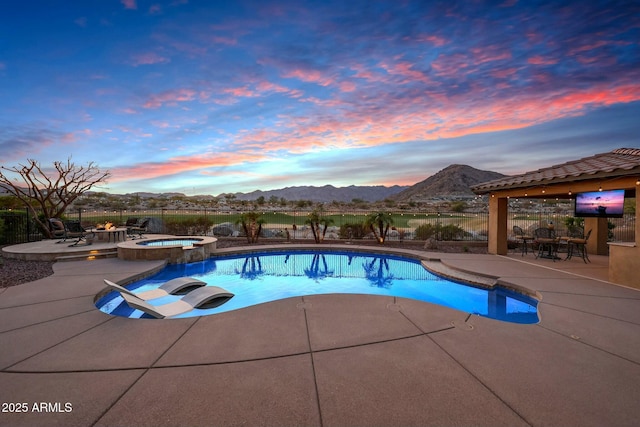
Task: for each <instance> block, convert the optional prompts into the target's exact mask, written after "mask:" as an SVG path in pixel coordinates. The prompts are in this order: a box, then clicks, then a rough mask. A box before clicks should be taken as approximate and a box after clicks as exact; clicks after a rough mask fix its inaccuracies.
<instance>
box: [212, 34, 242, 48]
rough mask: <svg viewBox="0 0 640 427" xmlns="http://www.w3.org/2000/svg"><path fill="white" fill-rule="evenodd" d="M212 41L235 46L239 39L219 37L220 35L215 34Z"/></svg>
mask: <svg viewBox="0 0 640 427" xmlns="http://www.w3.org/2000/svg"><path fill="white" fill-rule="evenodd" d="M212 41H213V42H214V43H215V44H223V45H226V46H235V45H236V44H238V40H237V39H234V38H231V37H219V36H215V37H213V38H212Z"/></svg>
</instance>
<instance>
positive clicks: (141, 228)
mask: <svg viewBox="0 0 640 427" xmlns="http://www.w3.org/2000/svg"><path fill="white" fill-rule="evenodd" d="M127 222H128V221H127ZM148 226H149V218H144V219H143V220H142V222H140V221H139V220H137V222H136V224H135V225H132V226H127V237H129V238H130V239H144V234H145V233H147V227H148Z"/></svg>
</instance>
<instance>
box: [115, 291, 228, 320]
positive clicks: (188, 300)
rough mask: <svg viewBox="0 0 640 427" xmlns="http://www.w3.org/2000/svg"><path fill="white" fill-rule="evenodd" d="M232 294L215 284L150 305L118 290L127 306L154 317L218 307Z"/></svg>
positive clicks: (172, 315)
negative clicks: (174, 298) (170, 300)
mask: <svg viewBox="0 0 640 427" xmlns="http://www.w3.org/2000/svg"><path fill="white" fill-rule="evenodd" d="M233 295H234V294H232V293H231V292H229V291H227V290H225V289H222V288H219V287H217V286H204V287H202V288H198V289H195V290H193V291H191V292H189V293H188V294H187V295H185V296H184V297H182V299H180V300H178V301H174V302H170V303H167V304H162V305H151V304H149V303H148V302H146V301H145V300H143V299H141V298H138V297H136V296H135V295H130V294H129V293H125V292H120V296H122V298H123V299H124V300H125V302H126V303H127V305H129V307H131V308H134V309H136V310H140V311H142V312H144V313H146V314H148V315H149V316H152V317H155V318H156V319H164V318H165V317H174V316H178V315H180V314H183V313H187V312H189V311H191V310H193V309H195V308H214V307H218V306H220V305H222V304H224V303H225V302H227V301H228V300H229V299H230V298H232V297H233Z"/></svg>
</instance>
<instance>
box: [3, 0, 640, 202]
mask: <svg viewBox="0 0 640 427" xmlns="http://www.w3.org/2000/svg"><path fill="white" fill-rule="evenodd" d="M639 118H640V3H639V2H638V1H619V2H617V1H597V0H593V1H584V0H578V1H575V2H561V1H549V2H542V1H540V2H539V1H528V0H527V1H517V0H504V1H497V2H485V1H460V2H458V1H443V2H437V1H409V0H407V1H403V0H395V1H358V0H354V1H344V0H338V1H332V0H324V1H293V0H292V1H268V0H264V1H242V0H238V1H213V0H211V1H205V0H167V1H164V0H152V1H146V0H94V1H91V0H86V1H85V0H83V1H53V0H51V1H32V0H25V1H13V2H8V1H7V2H2V4H1V5H0V165H3V166H15V165H18V164H20V163H24V162H26V160H27V159H36V160H38V161H39V162H41V164H42V165H43V166H45V165H46V166H50V165H51V164H52V163H53V161H55V160H62V161H66V160H67V158H68V157H69V156H72V160H73V161H74V162H75V163H76V164H86V163H88V162H90V161H94V162H96V163H97V164H98V165H99V166H100V167H101V168H103V169H108V170H110V171H111V173H112V174H113V176H112V178H111V179H110V181H109V183H108V185H107V186H105V187H102V188H101V189H102V190H106V191H108V192H111V193H132V192H141V191H149V192H181V193H185V194H187V195H195V194H213V195H218V194H220V193H227V192H236V191H242V192H249V191H253V190H256V189H261V190H270V189H276V188H282V187H287V186H296V185H325V184H332V185H334V186H338V187H340V186H347V185H352V184H353V185H393V184H400V185H411V184H414V183H416V182H419V181H422V180H423V179H425V178H427V177H429V176H431V175H433V174H434V173H436V172H438V171H439V170H441V169H443V168H445V167H446V166H448V165H450V164H453V163H458V164H467V165H470V166H473V167H475V168H478V169H484V170H492V171H497V172H501V173H504V174H517V173H523V172H526V171H531V170H535V169H538V168H541V167H546V166H551V165H554V164H558V163H562V162H565V161H569V160H574V159H578V158H581V157H586V156H591V155H593V154H597V153H603V152H608V151H611V150H613V149H615V148H620V147H640V119H639Z"/></svg>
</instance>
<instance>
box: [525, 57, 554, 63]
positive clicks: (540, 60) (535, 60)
mask: <svg viewBox="0 0 640 427" xmlns="http://www.w3.org/2000/svg"><path fill="white" fill-rule="evenodd" d="M527 62H528V63H529V64H533V65H554V64H557V63H558V60H557V59H552V58H545V57H543V56H540V55H536V56H532V57H531V58H529V59H527Z"/></svg>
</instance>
